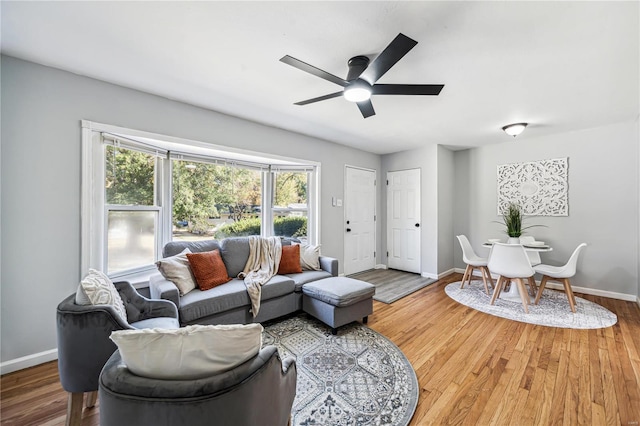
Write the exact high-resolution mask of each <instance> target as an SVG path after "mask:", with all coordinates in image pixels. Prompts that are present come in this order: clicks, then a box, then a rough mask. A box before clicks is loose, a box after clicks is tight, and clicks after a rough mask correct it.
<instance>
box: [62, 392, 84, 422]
mask: <svg viewBox="0 0 640 426" xmlns="http://www.w3.org/2000/svg"><path fill="white" fill-rule="evenodd" d="M83 397H84V393H82V392H73V393H69V399H68V400H67V422H66V423H65V425H66V426H80V425H81V424H82V401H83Z"/></svg>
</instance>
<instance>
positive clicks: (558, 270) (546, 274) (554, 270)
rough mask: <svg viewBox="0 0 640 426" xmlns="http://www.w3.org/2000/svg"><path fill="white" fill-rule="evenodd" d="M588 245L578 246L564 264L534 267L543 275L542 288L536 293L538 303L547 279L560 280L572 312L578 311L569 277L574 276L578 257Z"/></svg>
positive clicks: (536, 302)
mask: <svg viewBox="0 0 640 426" xmlns="http://www.w3.org/2000/svg"><path fill="white" fill-rule="evenodd" d="M586 246H587V244H586V243H582V244H580V245H579V246H578V247H576V249H575V250H574V251H573V254H572V255H571V257H570V258H569V260H568V261H567V263H566V264H565V265H563V266H552V265H545V264H540V265H537V266H536V267H535V268H534V270H535V271H536V272H537V273H539V274H541V275H542V281H541V282H540V288H539V289H538V294H537V295H536V300H535V302H534V303H535V304H536V305H537V304H538V302H539V301H540V296H542V292H543V291H544V286H545V285H547V281H549V280H551V281H559V282H562V284H563V286H564V291H565V293H567V299H568V300H569V306H570V307H571V312H574V313H575V312H576V298H575V296H574V295H573V290H571V283H570V282H569V278H571V277H573V276H574V275H575V274H576V267H577V264H578V257H579V256H580V252H581V251H582V249H583V248H585V247H586Z"/></svg>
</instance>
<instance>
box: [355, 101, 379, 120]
mask: <svg viewBox="0 0 640 426" xmlns="http://www.w3.org/2000/svg"><path fill="white" fill-rule="evenodd" d="M356 104H358V109H359V110H360V112H361V113H362V116H363V117H364V118H367V117H371V116H372V115H376V112H375V111H374V110H373V104H372V103H371V99H369V100H367V101H362V102H356Z"/></svg>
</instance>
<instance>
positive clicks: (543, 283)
mask: <svg viewBox="0 0 640 426" xmlns="http://www.w3.org/2000/svg"><path fill="white" fill-rule="evenodd" d="M548 279H549V277H548V276H546V275H543V276H542V281H540V287H538V294H537V295H536V300H535V302H533V304H534V305H537V304H538V302H539V301H540V296H542V292H543V291H544V286H545V285H547V280H548Z"/></svg>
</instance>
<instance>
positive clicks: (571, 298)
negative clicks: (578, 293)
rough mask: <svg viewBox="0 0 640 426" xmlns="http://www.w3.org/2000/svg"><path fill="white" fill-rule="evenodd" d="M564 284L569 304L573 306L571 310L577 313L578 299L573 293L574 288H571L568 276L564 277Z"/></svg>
mask: <svg viewBox="0 0 640 426" xmlns="http://www.w3.org/2000/svg"><path fill="white" fill-rule="evenodd" d="M562 284H564V291H565V293H567V299H569V306H570V307H571V312H573V313H574V314H575V313H576V299H575V296H574V295H573V290H571V283H569V279H568V278H563V279H562Z"/></svg>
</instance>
